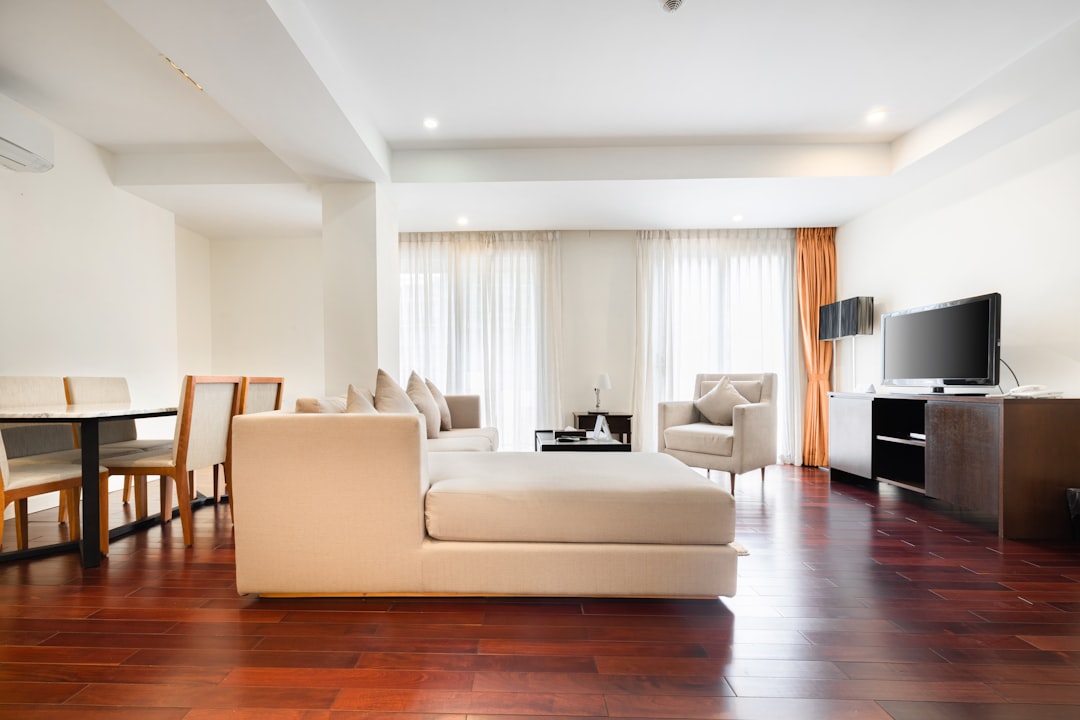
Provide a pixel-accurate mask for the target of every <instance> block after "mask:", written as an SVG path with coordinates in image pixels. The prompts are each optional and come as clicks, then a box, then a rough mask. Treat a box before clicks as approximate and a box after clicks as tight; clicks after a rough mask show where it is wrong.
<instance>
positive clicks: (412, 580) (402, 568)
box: [230, 413, 428, 594]
mask: <svg viewBox="0 0 1080 720" xmlns="http://www.w3.org/2000/svg"><path fill="white" fill-rule="evenodd" d="M423 428H424V425H423V422H422V420H421V416H420V415H419V414H385V413H384V414H379V415H361V414H346V413H331V414H319V413H311V414H303V413H301V414H294V413H255V414H252V415H237V416H236V417H235V418H234V419H233V424H232V473H231V477H230V486H231V490H230V496H231V497H230V500H231V502H232V507H233V512H234V521H235V522H234V534H235V541H236V583H237V588H238V590H239V592H241V593H245V592H257V593H291V592H316V593H329V594H333V593H339V592H345V591H349V590H356V589H357V588H363V589H364V590H365V591H366V592H389V591H394V590H398V589H400V588H402V587H417V586H418V583H419V581H420V580H419V578H420V565H419V559H418V557H419V556H418V555H417V553H418V552H419V549H420V547H421V544H422V543H423V541H424V538H425V536H426V530H425V526H424V494H425V493H426V492H427V489H428V476H427V450H426V442H427V439H426V434H425V432H424V429H423ZM344 538H347V541H346V540H345V539H344ZM316 557H317V558H319V561H318V562H311V558H316Z"/></svg>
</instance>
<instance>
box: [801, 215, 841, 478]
mask: <svg viewBox="0 0 1080 720" xmlns="http://www.w3.org/2000/svg"><path fill="white" fill-rule="evenodd" d="M795 244H796V256H797V264H798V277H799V323H800V325H801V327H802V340H803V356H804V358H805V361H806V376H807V382H806V411H805V417H804V420H803V464H804V465H818V466H825V465H828V464H829V374H830V370H831V369H832V359H833V357H832V356H833V347H832V343H830V342H828V341H821V340H818V308H819V307H821V306H822V305H827V304H829V303H831V302H835V301H836V228H831V227H830V228H797V229H796V230H795Z"/></svg>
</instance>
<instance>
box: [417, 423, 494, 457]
mask: <svg viewBox="0 0 1080 720" xmlns="http://www.w3.org/2000/svg"><path fill="white" fill-rule="evenodd" d="M427 447H428V452H494V451H495V450H497V449H498V447H499V431H498V430H496V429H495V428H459V429H457V430H442V431H440V432H439V437H437V438H435V439H434V440H428V444H427Z"/></svg>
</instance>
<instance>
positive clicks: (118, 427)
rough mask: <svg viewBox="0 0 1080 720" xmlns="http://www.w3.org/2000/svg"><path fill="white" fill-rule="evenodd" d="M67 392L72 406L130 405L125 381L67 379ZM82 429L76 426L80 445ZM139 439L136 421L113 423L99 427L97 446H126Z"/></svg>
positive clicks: (116, 379) (90, 378)
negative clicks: (115, 443) (115, 444)
mask: <svg viewBox="0 0 1080 720" xmlns="http://www.w3.org/2000/svg"><path fill="white" fill-rule="evenodd" d="M64 391H65V392H66V393H67V401H68V404H69V405H98V404H101V403H130V402H131V393H130V392H128V384H127V379H126V378H122V377H66V378H64ZM78 432H79V426H78V425H77V424H76V426H75V433H76V435H75V437H76V441H78V438H79V435H78ZM137 438H138V430H137V429H136V427H135V421H134V420H111V421H109V422H103V423H100V424H99V425H98V444H99V445H107V444H108V443H114V442H123V441H124V440H135V439H137Z"/></svg>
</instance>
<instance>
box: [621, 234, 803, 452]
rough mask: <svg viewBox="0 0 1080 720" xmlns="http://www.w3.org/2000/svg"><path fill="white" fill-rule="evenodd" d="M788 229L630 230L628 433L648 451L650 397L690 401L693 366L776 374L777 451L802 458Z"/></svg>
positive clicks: (652, 443)
mask: <svg viewBox="0 0 1080 720" xmlns="http://www.w3.org/2000/svg"><path fill="white" fill-rule="evenodd" d="M795 272H796V270H795V231H794V230H785V229H764V230H677V231H676V230H659V231H643V232H640V233H638V280H637V297H638V300H637V303H638V311H637V312H638V338H637V345H636V351H635V383H634V388H635V397H634V416H635V422H636V423H637V430H636V432H635V437H639V438H641V440H640V443H641V447H642V449H644V450H654V451H655V450H656V446H657V445H656V443H657V424H656V409H657V404H658V403H659V402H661V401H664V400H689V399H690V398H691V394H692V392H693V389H694V376H695V375H697V374H698V373H701V372H775V373H777V375H778V388H777V389H778V392H779V401H780V405H779V407H778V409H777V410H778V413H777V416H778V424H779V427H778V428H777V444H778V448H777V450H778V453H779V460H780V461H781V462H784V463H795V464H798V463H799V462H800V461H801V458H802V449H801V446H802V396H803V387H804V386H805V377H804V375H805V373H804V372H803V371H802V367H803V361H802V351H801V348H800V346H799V321H798V318H799V315H798V292H797V289H796V274H795Z"/></svg>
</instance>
